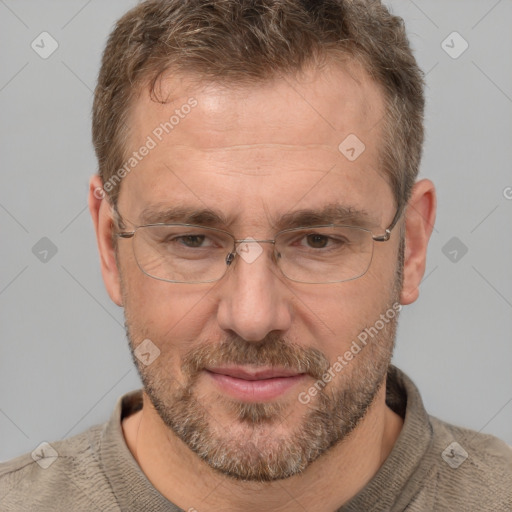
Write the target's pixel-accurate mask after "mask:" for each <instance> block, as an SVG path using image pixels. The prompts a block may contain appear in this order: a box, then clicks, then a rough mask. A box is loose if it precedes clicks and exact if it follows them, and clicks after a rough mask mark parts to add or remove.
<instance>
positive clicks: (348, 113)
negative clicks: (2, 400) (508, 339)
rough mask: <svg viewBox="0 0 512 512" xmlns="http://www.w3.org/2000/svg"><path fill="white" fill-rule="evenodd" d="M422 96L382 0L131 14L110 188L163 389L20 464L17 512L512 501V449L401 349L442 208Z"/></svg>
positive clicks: (106, 135)
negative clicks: (460, 414) (404, 364)
mask: <svg viewBox="0 0 512 512" xmlns="http://www.w3.org/2000/svg"><path fill="white" fill-rule="evenodd" d="M423 107H424V97H423V82H422V74H421V72H420V70H419V68H418V67H417V64H416V62H415V59H414V57H413V56H412V53H411V50H410V48H409V45H408V42H407V38H406V36H405V31H404V27H403V24H402V22H401V20H400V19H399V18H397V17H394V16H392V15H390V14H389V12H388V11H387V10H386V8H385V7H383V6H382V5H380V3H378V2H369V1H363V0H351V1H348V0H330V1H328V0H325V1H320V0H317V1H314V2H313V1H311V2H308V1H305V0H302V1H300V0H279V1H277V0H276V1H272V0H252V1H249V0H242V1H240V0H212V1H209V2H205V1H200V0H190V1H187V2H180V1H178V0H150V1H147V2H143V3H141V4H140V5H138V6H137V7H135V8H134V9H133V10H132V11H130V12H129V13H127V14H126V15H125V16H124V17H123V18H122V19H121V20H120V21H119V22H118V24H117V26H116V28H115V30H114V31H113V33H112V34H111V37H110V39H109V41H108V44H107V48H106V50H105V54H104V59H103V63H102V68H101V72H100V76H99V80H98V86H97V88H96V94H95V102H94V115H93V138H94V143H95V148H96V152H97V155H98V160H99V175H98V176H94V177H93V178H92V179H91V184H90V194H89V206H90V211H91V214H92V218H93V222H94V226H95V229H96V234H97V240H98V246H99V252H100V261H101V268H102V274H103V278H104V281H105V285H106V288H107V290H108V292H109V295H110V297H111V298H112V300H113V301H114V302H115V303H116V304H118V305H119V306H122V307H123V308H124V311H125V317H126V328H127V335H128V338H129V342H130V348H131V351H132V354H133V359H134V362H135V364H136V366H137V368H138V370H139V373H140V375H141V378H142V381H143V384H144V389H143V391H142V392H141V391H137V392H133V393H130V394H127V395H125V396H124V397H122V398H121V399H120V401H119V403H118V405H117V407H116V409H115V411H114V413H113V415H112V417H111V419H110V420H109V421H108V422H107V423H106V424H105V425H104V426H98V427H94V428H92V429H89V430H88V431H86V432H84V433H83V434H81V435H78V436H76V437H74V438H71V439H68V440H65V441H60V442H55V443H51V445H46V446H43V447H42V448H41V453H40V454H39V456H36V457H33V456H32V457H31V456H30V455H28V456H24V457H20V458H18V459H15V460H13V461H11V462H9V463H6V464H4V465H3V467H2V469H1V471H0V499H1V500H2V510H9V511H10V510H38V511H42V510H66V511H68V510H73V511H75V510H80V511H81V510H88V511H89V510H102V511H114V510H122V511H125V510H136V511H141V510H151V511H164V510H188V511H193V510H197V511H200V512H203V511H204V512H209V511H220V510H223V511H224V510H232V511H240V510H243V511H262V510H265V511H267V510H268V511H296V510H307V511H317V512H332V511H335V510H340V511H403V510H407V511H432V510H443V511H448V510H454V511H455V510H457V511H460V510H492V511H506V510H512V491H511V489H512V486H511V485H510V483H511V476H512V471H511V466H512V450H510V449H509V448H508V447H507V446H506V445H505V443H503V442H501V441H499V440H498V439H496V438H493V437H491V436H488V435H483V434H479V433H476V432H472V431H469V430H466V429H463V428H459V427H456V426H452V425H448V424H446V423H444V422H442V421H440V420H438V419H436V418H433V417H430V416H428V415H427V413H426V412H425V410H424V408H423V405H422V402H421V398H420V396H419V393H418V390H417V389H416V388H415V386H414V384H413V383H412V382H411V381H410V380H409V378H408V377H406V376H405V375H404V374H403V373H402V372H400V371H399V370H398V369H397V368H395V367H393V366H392V365H391V364H390V361H391V356H392V351H393V345H394V340H395V334H396V328H397V321H398V316H399V312H400V309H401V307H402V306H403V305H407V304H411V303H412V302H414V301H415V300H416V299H417V297H418V293H419V291H418V287H419V284H420V281H421V279H422V276H423V274H424V270H425V258H426V251H427V245H428V241H429V237H430V234H431V231H432V228H433V224H434V221H435V208H436V199H435V189H434V185H433V184H432V183H431V182H430V181H429V180H421V181H416V178H417V174H418V169H419V164H420V157H421V150H422V143H423V126H422V122H423ZM50 459H51V460H50ZM45 467H46V468H45Z"/></svg>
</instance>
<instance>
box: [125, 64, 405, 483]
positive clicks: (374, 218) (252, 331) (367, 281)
mask: <svg viewBox="0 0 512 512" xmlns="http://www.w3.org/2000/svg"><path fill="white" fill-rule="evenodd" d="M354 77H355V78H357V80H356V79H355V78H354ZM191 84H192V82H187V81H186V80H182V81H177V80H174V81H173V80H166V81H164V82H162V86H163V88H164V91H163V92H164V93H165V92H167V93H169V95H170V98H171V101H170V102H169V103H166V104H161V103H157V102H155V101H152V100H151V99H150V97H149V95H148V94H146V93H144V94H142V95H141V97H140V98H139V99H138V100H137V102H136V103H135V104H134V108H133V111H132V113H131V118H130V120H129V126H130V127H131V133H130V138H129V152H130V153H131V152H132V151H135V150H137V149H138V148H140V147H141V146H142V145H144V144H146V143H147V141H148V136H150V137H151V138H152V139H153V141H154V142H155V143H156V147H154V148H153V149H151V150H150V151H149V154H148V155H147V156H145V157H144V158H142V159H141V161H140V162H138V163H137V166H136V167H135V168H134V169H133V170H131V172H130V173H129V174H128V175H127V176H126V177H125V178H124V180H123V183H122V188H121V194H120V197H119V202H118V210H119V212H120V215H121V216H122V218H123V221H124V222H125V228H126V230H127V231H129V230H132V229H134V227H135V226H137V225H140V224H143V223H144V222H145V221H148V220H149V219H145V218H144V217H143V215H142V213H143V211H147V209H151V210H153V211H157V212H159V211H165V210H167V209H170V208H178V207H179V208H183V209H191V210H194V211H197V212H199V211H201V210H205V209H209V210H215V211H216V212H218V213H219V214H220V215H221V216H222V217H224V218H225V219H226V220H227V223H226V224H220V225H215V227H217V228H221V229H224V230H227V231H229V232H231V233H233V235H234V236H235V238H236V239H246V238H249V237H252V238H254V239H259V240H269V239H273V238H274V235H275V234H276V230H277V229H276V226H278V225H279V221H280V219H282V217H283V216H284V215H285V214H290V213H293V212H296V211H298V210H304V209H310V210H318V211H320V210H322V209H323V208H324V207H326V206H327V205H332V204H337V205H341V206H344V207H349V206H350V207H353V208H354V209H357V210H365V211H366V212H367V213H368V214H369V216H370V220H368V221H367V223H366V224H365V225H366V226H367V227H368V228H369V229H371V230H372V231H373V233H374V234H382V233H383V232H384V229H385V228H386V227H387V226H388V225H389V224H390V222H391V220H392V219H393V216H394V214H395V206H394V201H393V196H392V192H391V189H390V186H389V184H388V183H387V181H386V179H385V178H384V177H383V175H382V174H379V173H378V172H377V169H378V168H379V165H378V161H379V158H378V152H379V148H380V146H379V142H380V138H381V131H380V130H381V123H379V121H380V120H381V119H382V116H383V115H384V103H383V98H382V95H381V93H380V91H379V89H378V88H377V86H376V85H374V84H373V83H372V82H370V80H369V79H367V78H365V75H364V74H363V73H361V72H360V70H358V68H356V66H353V67H352V71H351V72H350V73H348V72H347V71H344V70H342V69H341V68H339V67H330V68H327V69H324V70H322V71H318V70H316V71H308V72H307V73H305V75H304V76H303V77H302V78H301V79H300V80H297V79H295V78H292V77H286V78H281V79H276V80H275V81H272V82H267V83H263V84H255V85H254V86H253V87H252V86H244V87H241V86H240V87H234V86H233V87H229V88H226V87H221V86H220V85H214V84H210V85H203V86H200V85H198V84H197V82H196V83H195V85H191ZM191 97H193V98H194V100H195V101H197V104H196V105H195V106H193V107H192V108H190V109H189V108H182V106H183V105H185V104H187V103H189V104H191V102H190V98H191ZM195 101H194V102H193V103H195ZM176 110H178V111H179V112H178V113H176V112H175V111H176ZM185 112H187V113H185ZM173 114H176V115H178V117H179V122H177V123H176V118H175V119H174V120H173V124H175V125H174V127H173V129H172V131H171V130H169V133H166V132H165V131H163V132H162V130H158V127H159V126H160V125H161V123H165V122H166V121H169V119H170V117H171V116H172V115H173ZM155 130H156V131H155ZM156 134H159V135H156ZM350 134H354V135H356V136H357V138H358V139H360V141H362V142H363V143H364V145H365V150H364V151H363V152H362V153H361V154H360V155H359V156H358V157H357V158H356V159H355V160H354V159H353V158H352V157H353V154H352V152H351V151H350V148H349V151H348V153H347V151H345V154H344V153H343V152H342V151H340V150H339V149H338V146H339V145H340V143H341V142H342V141H344V140H345V139H346V138H347V137H348V136H349V135H350ZM159 138H161V140H159ZM349 140H350V139H349ZM352 140H353V139H352ZM360 147H361V146H357V147H356V148H355V152H356V156H357V153H359V152H360ZM347 155H348V156H350V157H351V158H347ZM158 220H161V218H158ZM178 222H179V221H178ZM398 242H399V240H398V230H396V231H394V232H393V236H392V238H391V240H390V241H389V242H387V243H384V244H379V243H375V248H374V253H373V260H372V262H371V266H370V268H369V270H368V271H367V273H366V274H365V275H363V276H362V277H360V278H358V279H355V280H352V281H346V282H342V283H333V284H305V283H297V282H293V281H291V280H288V279H286V278H285V277H284V276H283V275H282V274H281V273H280V270H279V267H278V266H277V264H276V262H275V260H274V259H273V258H272V251H273V246H272V245H271V244H268V243H262V244H261V249H262V253H261V254H260V255H259V256H258V257H257V258H256V259H255V260H254V261H251V262H249V261H246V260H244V259H243V258H242V257H240V256H239V255H237V256H236V258H235V261H234V262H233V263H232V264H231V266H230V268H229V269H228V271H227V273H226V274H225V275H224V277H223V278H222V279H221V280H219V281H217V282H214V283H204V284H183V283H181V284H178V283H168V282H164V281H159V280H156V279H153V278H151V277H149V276H147V275H145V274H144V273H143V272H141V270H140V268H139V267H138V265H137V262H136V260H135V258H134V254H133V251H132V243H133V241H132V240H129V239H127V240H125V239H119V241H118V260H119V270H120V274H121V281H122V296H123V305H124V307H125V315H126V326H127V332H128V335H129V339H130V342H131V348H132V350H134V349H135V348H136V347H137V346H138V345H139V344H140V343H141V342H142V341H143V340H145V339H149V340H151V342H152V343H153V344H154V345H156V347H158V349H159V350H160V355H159V356H158V357H157V358H156V359H155V360H154V361H153V362H152V363H151V364H150V365H147V366H146V365H145V364H143V363H142V362H141V361H139V360H138V359H136V358H134V360H135V362H136V364H137V366H138V369H139V372H140V374H141V377H142V379H143V382H144V387H145V392H146V393H147V394H148V396H149V398H150V399H151V402H152V403H153V405H154V406H155V408H156V410H157V411H158V413H159V415H160V417H161V419H162V420H163V422H164V423H165V425H167V426H168V427H169V428H170V431H173V432H174V433H175V434H176V435H177V436H178V437H179V438H181V440H182V441H184V442H185V443H186V444H187V445H188V446H189V447H190V448H191V449H193V450H194V451H195V452H196V453H197V454H198V455H199V456H200V457H201V458H203V459H204V460H205V461H206V462H207V463H208V464H210V466H211V467H213V468H216V469H218V470H219V471H221V472H223V473H224V474H228V475H230V476H232V477H235V478H238V479H246V480H275V479H279V478H286V477H288V476H290V475H293V474H296V473H298V472H300V471H302V470H304V469H305V468H306V467H307V466H308V464H310V463H311V462H312V461H314V460H315V459H316V458H317V457H318V456H319V455H320V454H322V453H324V452H325V451H326V450H328V449H329V448H330V447H331V446H333V445H334V444H336V443H337V442H338V441H340V440H342V439H343V438H344V437H346V435H347V434H348V433H349V432H350V431H351V430H352V429H353V428H354V427H355V426H356V425H357V424H358V422H359V420H360V419H361V418H362V417H363V416H364V414H365V412H366V411H367V409H368V407H369V406H370V405H371V404H372V401H373V399H374V398H375V396H376V394H377V392H378V391H379V389H380V386H381V384H382V383H383V381H384V379H385V374H386V370H387V366H388V364H389V360H390V357H391V352H392V347H393V342H394V337H395V328H396V319H397V316H394V318H392V319H389V317H390V316H391V315H388V316H387V317H386V318H387V320H388V321H387V322H385V324H384V327H383V328H380V329H377V330H378V333H377V334H374V335H373V336H371V337H370V336H368V343H367V344H366V346H364V345H363V344H362V343H360V342H359V343H358V344H359V346H360V347H361V348H362V350H361V351H360V352H358V353H357V354H356V355H354V357H353V359H352V360H350V361H348V360H346V358H345V359H344V354H345V353H346V352H347V351H348V350H350V347H351V345H352V342H354V340H358V335H360V334H361V332H362V331H364V329H365V328H370V327H374V326H375V325H376V322H377V321H378V320H379V319H381V314H385V313H386V312H387V311H388V310H390V309H392V305H393V303H396V302H398V300H399V294H400V275H399V274H400V272H399V271H400V268H399V267H398V265H397V262H398V245H399V244H398ZM382 323H383V322H382V321H381V322H380V323H378V324H377V325H378V326H379V327H380V326H381V324H382ZM372 332H373V331H372ZM340 357H341V358H342V359H343V361H344V363H343V369H342V370H341V371H334V372H332V373H333V375H334V377H332V378H331V379H329V380H330V381H329V382H326V381H325V380H324V381H323V384H322V385H321V386H317V388H321V390H319V391H318V392H316V393H315V392H310V391H308V390H310V388H311V386H313V385H314V384H315V382H317V380H319V379H320V380H321V379H322V375H324V373H325V371H326V370H328V368H329V367H332V365H333V364H334V363H335V362H336V361H340V359H339V358H340ZM337 368H339V367H337ZM269 371H271V372H270V373H269ZM272 371H273V373H272ZM306 395H307V397H309V398H308V400H307V403H305V402H306V400H305V399H304V397H305V396H306ZM300 397H302V399H299V398H300Z"/></svg>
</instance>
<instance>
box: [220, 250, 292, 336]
mask: <svg viewBox="0 0 512 512" xmlns="http://www.w3.org/2000/svg"><path fill="white" fill-rule="evenodd" d="M265 246H266V247H265ZM244 249H245V250H246V253H245V254H244ZM273 249H274V246H273V245H272V244H268V245H267V244H262V245H261V246H260V245H259V244H256V243H254V244H249V245H246V246H245V248H244V246H241V247H240V249H239V252H238V253H237V254H236V255H235V258H234V260H233V262H232V263H231V265H230V268H229V269H228V271H227V273H226V275H224V277H223V279H222V280H221V281H220V282H219V285H220V286H219V287H218V290H219V293H220V298H219V305H218V310H217V319H218V323H219V326H220V327H221V328H222V329H223V330H230V331H234V332H235V333H236V334H238V335H239V336H241V337H242V338H243V339H245V340H247V341H260V340H262V339H263V338H264V337H265V336H266V335H267V334H268V333H269V332H270V331H275V330H277V331H286V330H288V329H289V327H290V324H291V318H292V312H291V301H290V299H291V298H292V297H293V294H292V293H291V291H290V289H289V287H288V286H287V285H286V283H285V282H284V281H285V278H284V277H283V275H282V274H281V272H280V270H279V268H278V267H277V265H276V264H275V262H274V261H273V258H272V254H273ZM254 251H257V252H259V251H262V252H261V253H260V254H258V256H257V257H256V258H255V259H254V256H255V252H254ZM251 252H252V254H251Z"/></svg>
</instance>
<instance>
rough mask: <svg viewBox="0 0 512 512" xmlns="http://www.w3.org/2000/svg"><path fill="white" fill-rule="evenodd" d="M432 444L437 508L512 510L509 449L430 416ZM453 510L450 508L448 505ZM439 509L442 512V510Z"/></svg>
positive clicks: (511, 450) (503, 443)
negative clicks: (476, 505)
mask: <svg viewBox="0 0 512 512" xmlns="http://www.w3.org/2000/svg"><path fill="white" fill-rule="evenodd" d="M430 423H431V425H432V429H433V434H434V435H433V442H432V447H431V450H429V455H430V457H431V458H433V462H434V467H436V468H437V475H438V478H437V484H436V486H437V493H436V495H437V496H438V497H439V498H438V499H439V504H440V505H443V500H444V501H446V508H445V509H447V510H451V509H449V508H448V507H449V504H450V505H452V501H453V502H455V501H457V500H458V503H459V509H460V510H462V509H463V508H462V507H461V505H466V508H467V507H468V506H471V505H475V504H481V506H483V507H484V509H486V510H493V511H496V512H498V511H502V510H503V511H510V510H512V484H511V482H512V448H511V447H510V446H508V445H507V444H506V443H505V442H503V441H501V440H500V439H498V438H496V437H494V436H491V435H488V434H482V433H480V432H476V431H474V430H470V429H467V428H463V427H459V426H456V425H451V424H449V423H446V422H444V421H441V420H439V419H438V418H435V417H433V416H430ZM452 506H453V505H452ZM445 509H443V510H445Z"/></svg>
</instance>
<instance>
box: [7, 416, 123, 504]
mask: <svg viewBox="0 0 512 512" xmlns="http://www.w3.org/2000/svg"><path fill="white" fill-rule="evenodd" d="M102 428H103V427H102V426H101V425H98V426H95V427H92V428H90V429H89V430H86V431H85V432H83V433H82V434H79V435H77V436H74V437H71V438H69V439H65V440H63V441H56V442H51V443H44V444H41V445H39V447H38V448H37V449H36V450H34V452H32V453H28V454H25V455H22V456H20V457H17V458H15V459H12V460H10V461H8V462H4V463H0V502H2V511H5V512H8V511H19V510H38V511H41V512H44V511H50V510H51V511H59V510H74V511H77V512H78V511H86V510H105V511H112V512H113V511H118V510H119V508H118V507H117V506H116V504H115V503H116V500H115V496H114V494H113V492H112V489H111V487H110V485H109V483H108V480H107V478H106V477H105V475H104V473H103V471H102V468H101V461H100V460H99V455H98V454H99V451H98V447H99V442H100V436H101V431H102Z"/></svg>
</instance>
